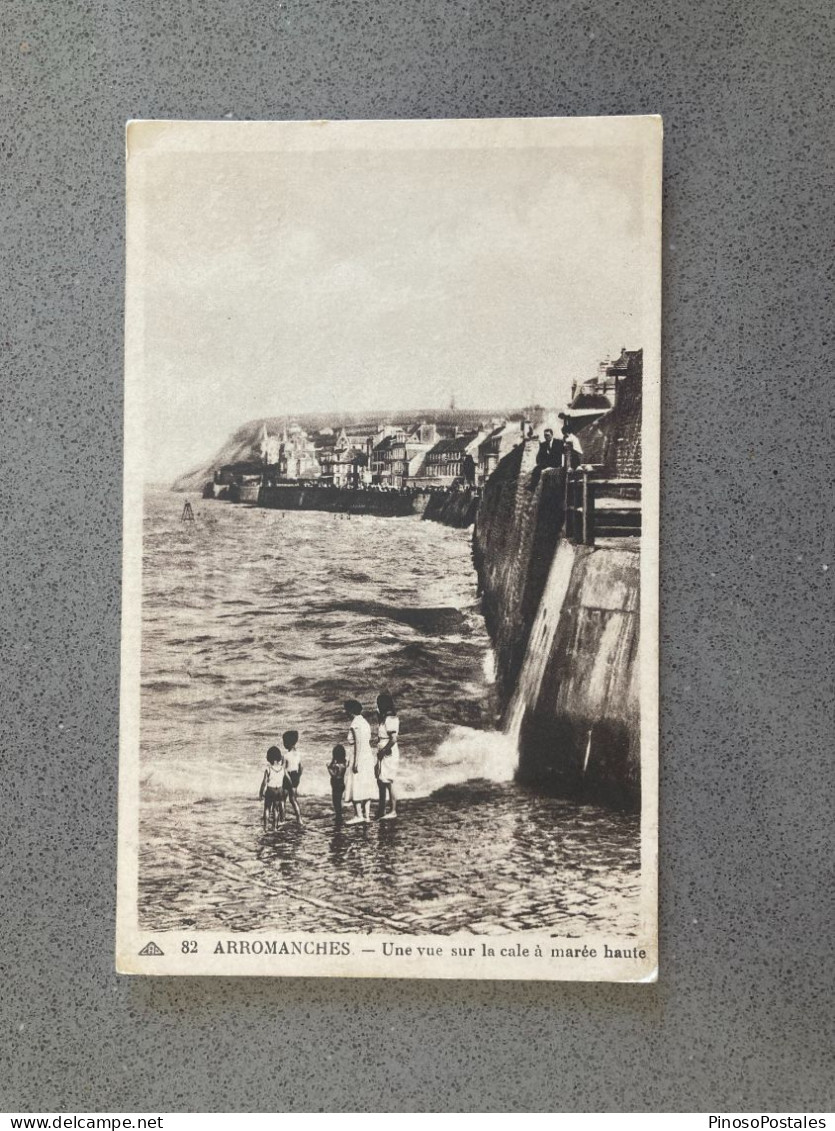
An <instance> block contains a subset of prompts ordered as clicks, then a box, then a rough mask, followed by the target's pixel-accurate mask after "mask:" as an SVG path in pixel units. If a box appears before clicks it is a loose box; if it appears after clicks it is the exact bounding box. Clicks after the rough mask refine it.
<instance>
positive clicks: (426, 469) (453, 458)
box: [421, 431, 485, 487]
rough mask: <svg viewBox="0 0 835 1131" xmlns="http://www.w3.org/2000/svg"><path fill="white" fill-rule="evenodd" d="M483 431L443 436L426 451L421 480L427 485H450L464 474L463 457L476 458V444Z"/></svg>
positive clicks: (480, 438)
mask: <svg viewBox="0 0 835 1131" xmlns="http://www.w3.org/2000/svg"><path fill="white" fill-rule="evenodd" d="M484 438H485V433H484V431H478V432H464V433H462V434H460V435H457V436H450V437H445V438H443V439H441V440H439V441H438V442H437V444H435V445H433V447H432V448H430V450H429V451H428V452H427V453H426V459H425V462H424V465H423V469H422V474H421V482H422V483H425V484H427V485H429V486H437V487H451V486H452V485H453V483H454V482H455V480H456V479H462V478H463V475H464V457H465V456H467V455H471V456H472V457H473V459H477V458H478V446H479V444H480V443H481V442H482V440H484Z"/></svg>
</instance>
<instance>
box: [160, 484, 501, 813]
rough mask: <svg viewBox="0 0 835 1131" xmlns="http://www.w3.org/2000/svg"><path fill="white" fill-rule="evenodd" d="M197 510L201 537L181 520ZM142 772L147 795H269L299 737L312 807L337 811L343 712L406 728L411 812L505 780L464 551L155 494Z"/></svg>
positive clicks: (421, 539)
mask: <svg viewBox="0 0 835 1131" xmlns="http://www.w3.org/2000/svg"><path fill="white" fill-rule="evenodd" d="M186 498H188V499H189V501H190V502H191V506H192V509H193V512H194V522H188V521H186V522H183V521H181V516H182V512H183V508H184V503H185V501H186ZM144 522H145V528H144V559H143V609H142V700H141V703H142V705H141V718H142V722H141V765H142V784H143V790H144V791H145V793H146V794H147V795H148V796H159V795H169V796H176V797H183V798H185V797H191V798H212V797H222V796H229V795H235V794H239V795H251V794H252V792H253V789H254V790H255V791H256V792H257V788H258V785H259V782H260V777H261V774H262V773H263V768H264V766H265V765H266V761H265V755H266V751H267V748H268V747H269V746H271V745H273V744H276V745H281V736H282V733H283V732H284V731H286V730H291V729H292V730H297V731H298V732H299V735H300V738H299V749H300V750H301V751H302V757H303V764H304V774H303V781H304V792H306V793H315V794H321V795H328V794H329V792H330V790H329V784H328V781H329V779H328V774H327V771H326V769H325V766H326V763H327V762H328V761H329V760H330V757H331V750H332V748H333V746H334V745H335V744H336V743H337V742H342V743H345V741H346V737H347V719H346V716H345V713H344V710H343V703H344V701H345V700H346V699H358V700H359V701H360V702H361V703H362V704H363V707H364V708H365V714H366V717H367V718H368V719H369V721H370V722H371V724H372V728H373V729H374V733H375V734H376V715H375V700H376V697H377V695H378V694H379V693H380V692H381V691H388V692H390V693H391V694H392V695H393V696H394V699H395V703H396V705H397V709H398V713H399V717H400V728H401V729H400V734H401V738H400V750H401V762H400V767H401V769H400V778H401V780H400V785H401V794H402V796H404V797H408V796H409V795H410V794H411V795H426V794H428V793H431V792H432V791H433V790H435V789H438V788H439V787H441V786H443V785H447V784H450V783H454V782H461V781H465V780H468V779H470V778H489V779H491V780H507V779H509V778H510V777H512V774H513V770H514V766H515V753H514V751H513V750H512V749H511V745H510V743H508V741H507V740H506V739H505V738H504V736H502V735H501V734H498V733H496V731H495V730H494V726H493V723H494V717H493V716H494V700H493V686H492V655H491V650H490V642H489V639H488V637H487V634H486V631H485V628H484V623H483V620H482V618H481V615H480V613H479V607H478V600H477V594H476V578H475V572H474V570H473V567H472V562H471V557H470V535H469V532H467V531H462V530H454V529H451V528H449V527H445V526H441V525H439V524H437V523H433V522H424V521H421V519H420V518H419V517H417V516H415V517H411V518H379V517H374V516H352V517H351V518H348V516H347V515H342V514H336V515H334V514H328V513H324V512H318V511H280V510H268V509H260V508H257V507H249V506H243V505H234V504H230V503H226V502H222V501H214V500H201V499H198V498H195V497H193V496H191V497H188V496H184V495H181V494H174V493H171V492H168V491H160V490H149V491H148V492H147V493H146V498H145V519H144Z"/></svg>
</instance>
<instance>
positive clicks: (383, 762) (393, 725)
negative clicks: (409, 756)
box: [377, 691, 400, 821]
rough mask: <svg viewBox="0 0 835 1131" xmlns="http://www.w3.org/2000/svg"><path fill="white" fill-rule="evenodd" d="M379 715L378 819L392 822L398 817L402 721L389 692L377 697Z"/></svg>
mask: <svg viewBox="0 0 835 1131" xmlns="http://www.w3.org/2000/svg"><path fill="white" fill-rule="evenodd" d="M377 715H378V717H379V719H380V724H379V726H378V727H377V737H378V739H379V743H378V746H377V785H378V788H379V797H380V801H379V805H378V807H377V819H378V820H379V821H390V820H391V819H392V818H393V817H396V816H397V793H396V788H397V787H396V785H395V783H396V781H397V773H398V770H399V769H400V747H399V746H398V744H397V739H398V736H399V734H400V720H399V719H398V717H397V709H396V707H395V706H394V700H393V699H392V697H391V696H390V695H389V693H388V692H387V691H383V692H381V693H380V694H379V695H378V696H377ZM387 798H390V799H391V810H390V811H389V812H388V813H387V812H386V800H387Z"/></svg>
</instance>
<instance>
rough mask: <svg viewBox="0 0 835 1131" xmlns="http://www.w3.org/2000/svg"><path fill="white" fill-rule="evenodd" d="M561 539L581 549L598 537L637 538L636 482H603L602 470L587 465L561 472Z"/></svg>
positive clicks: (638, 488) (638, 486)
mask: <svg viewBox="0 0 835 1131" xmlns="http://www.w3.org/2000/svg"><path fill="white" fill-rule="evenodd" d="M564 491H565V496H564V499H563V509H564V512H565V520H564V521H565V526H564V531H565V536H566V538H568V539H569V540H570V541H572V542H578V543H580V544H581V545H583V546H593V545H594V544H595V541H596V540H597V539H599V538H627V537H630V536H631V537H639V536H640V533H641V481H640V479H618V478H612V479H607V478H604V477H603V475H602V469H600V468H595V467H594V466H590V465H587V466H585V467H578V468H575V469H572V470H567V471H566V473H565V484H564Z"/></svg>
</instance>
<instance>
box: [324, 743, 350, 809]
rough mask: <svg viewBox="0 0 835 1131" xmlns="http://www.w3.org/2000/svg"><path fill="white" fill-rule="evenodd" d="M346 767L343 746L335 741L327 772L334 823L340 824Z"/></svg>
mask: <svg viewBox="0 0 835 1131" xmlns="http://www.w3.org/2000/svg"><path fill="white" fill-rule="evenodd" d="M347 769H348V761H347V755H346V753H345V747H344V746H343V745H342V744H341V743H337V745H336V746H334V748H333V754H332V757H331V760H330V762H328V773H329V774H330V777H331V797H332V798H333V811H334V813H335V814H336V823H337V824H338V825H341V824H342V798H343V796H344V794H345V771H346V770H347Z"/></svg>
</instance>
